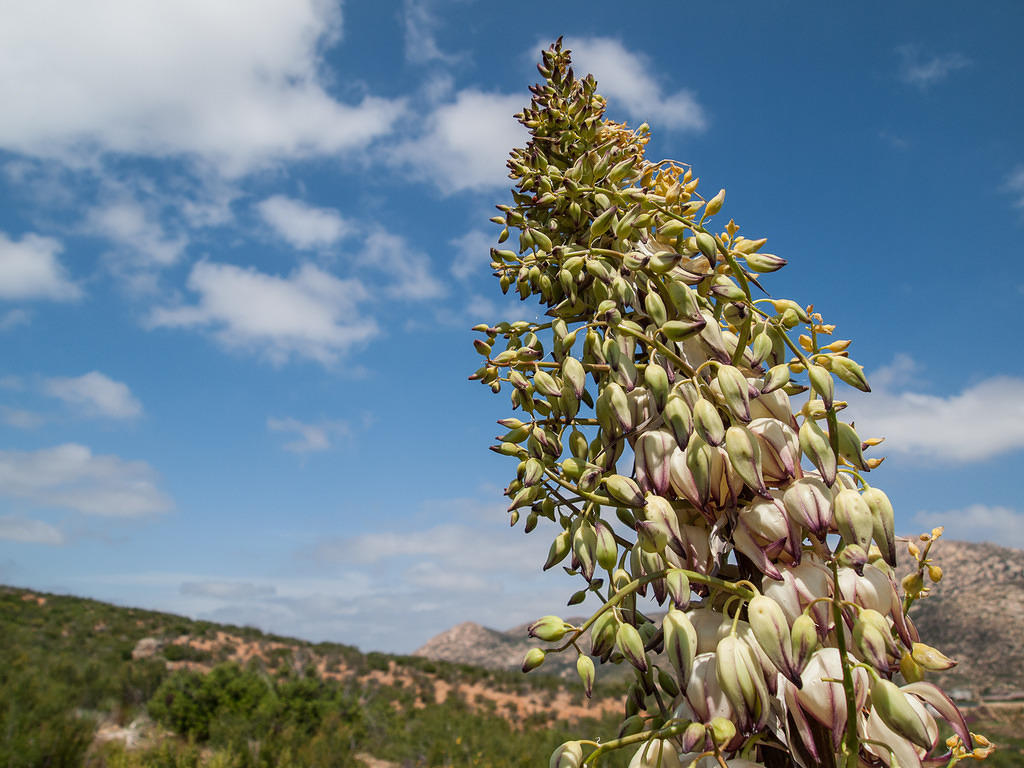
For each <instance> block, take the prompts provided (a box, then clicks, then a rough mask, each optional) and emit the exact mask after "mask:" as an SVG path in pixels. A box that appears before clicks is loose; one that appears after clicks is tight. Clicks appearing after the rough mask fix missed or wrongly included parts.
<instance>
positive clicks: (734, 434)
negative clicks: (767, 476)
mask: <svg viewBox="0 0 1024 768" xmlns="http://www.w3.org/2000/svg"><path fill="white" fill-rule="evenodd" d="M725 450H726V453H727V454H728V456H729V463H730V464H731V465H732V468H733V469H734V470H736V474H737V475H739V476H740V478H741V479H742V480H743V482H744V483H746V484H747V485H748V486H749V487H750V488H751V489H753V490H754V491H755V492H757V493H759V494H760V495H762V496H767V495H768V488H767V487H766V486H765V484H764V476H763V475H762V474H761V448H760V444H759V443H758V440H757V438H756V437H754V435H753V434H752V433H751V432H750V430H749V429H747V428H746V427H741V426H739V425H733V426H730V427H729V428H728V429H727V430H726V431H725Z"/></svg>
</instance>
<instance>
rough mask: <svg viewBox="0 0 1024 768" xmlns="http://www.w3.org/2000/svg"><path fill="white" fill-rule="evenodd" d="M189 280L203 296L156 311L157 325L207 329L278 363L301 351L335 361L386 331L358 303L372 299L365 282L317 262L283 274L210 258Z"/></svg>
mask: <svg viewBox="0 0 1024 768" xmlns="http://www.w3.org/2000/svg"><path fill="white" fill-rule="evenodd" d="M188 287H189V289H190V290H191V291H193V292H194V293H195V294H197V296H198V298H197V301H196V303H195V304H192V305H183V306H177V307H162V308H158V309H156V310H154V311H153V312H152V313H151V314H150V317H149V324H150V325H151V326H152V327H166V328H197V329H203V330H207V331H209V332H210V333H211V334H212V335H213V337H214V338H215V339H216V340H217V341H219V342H220V343H221V344H223V345H224V346H226V347H229V348H233V349H240V350H244V351H250V352H256V353H258V354H261V355H263V356H265V357H266V358H267V359H268V360H270V361H271V362H272V363H275V364H282V363H284V362H286V361H287V360H288V359H289V358H291V357H293V356H294V357H299V358H308V359H312V360H316V361H318V362H320V363H324V364H329V363H333V362H335V361H337V360H338V359H339V357H340V356H341V355H342V354H344V353H345V352H347V351H348V350H349V349H351V348H352V347H353V346H354V345H356V344H359V343H362V342H364V341H366V340H367V339H370V338H372V337H373V336H375V335H376V334H377V332H378V329H377V325H376V323H375V322H374V321H373V320H371V319H368V318H366V317H364V316H362V315H361V313H360V312H359V309H358V308H359V306H360V304H361V303H362V302H364V301H365V300H366V299H367V291H366V289H365V288H364V287H363V284H362V283H360V282H359V281H358V280H342V279H339V278H337V277H335V276H334V275H332V274H330V273H328V272H325V271H324V270H322V269H320V268H319V267H316V266H314V265H312V264H303V265H302V266H300V267H299V268H298V269H296V270H294V271H293V272H292V273H291V274H290V275H288V276H287V277H278V276H276V275H269V274H266V273H263V272H259V271H258V270H256V269H253V268H244V267H237V266H234V265H232V264H217V263H213V262H207V261H202V262H199V263H197V264H196V265H195V266H194V267H193V268H192V272H191V274H190V275H189V278H188Z"/></svg>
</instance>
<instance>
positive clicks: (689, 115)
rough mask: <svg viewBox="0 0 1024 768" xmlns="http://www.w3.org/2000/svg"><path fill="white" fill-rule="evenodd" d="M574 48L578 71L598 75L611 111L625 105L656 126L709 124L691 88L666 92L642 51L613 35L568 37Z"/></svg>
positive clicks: (688, 127) (637, 117)
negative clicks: (635, 50)
mask: <svg viewBox="0 0 1024 768" xmlns="http://www.w3.org/2000/svg"><path fill="white" fill-rule="evenodd" d="M566 47H567V48H569V49H570V50H571V51H572V60H573V68H574V69H575V71H576V72H578V73H580V74H583V73H588V72H589V73H591V74H593V75H594V77H595V78H597V90H598V93H600V94H602V95H603V96H605V97H606V98H607V99H608V102H609V105H610V107H611V111H612V113H614V112H616V111H618V110H619V109H622V110H623V111H625V113H626V114H627V115H628V116H629V117H631V118H633V119H635V120H639V121H643V122H650V123H651V125H652V126H653V127H654V128H660V127H664V128H672V129H677V130H684V131H703V130H704V129H705V128H707V123H708V120H707V116H706V115H705V113H704V108H703V107H702V106H701V105H700V104H699V103H698V102H697V97H696V96H695V95H694V94H693V92H692V91H689V90H686V89H681V90H679V91H676V92H675V93H665V92H663V91H662V86H661V84H660V83H659V78H658V77H657V76H656V75H655V74H654V73H653V72H652V71H651V69H652V64H651V62H650V61H648V59H647V57H646V56H644V55H643V54H641V53H637V52H633V51H630V50H627V49H626V47H625V46H624V45H623V44H622V43H621V42H620V41H618V40H615V39H613V38H610V37H583V38H572V39H569V40H567V41H566Z"/></svg>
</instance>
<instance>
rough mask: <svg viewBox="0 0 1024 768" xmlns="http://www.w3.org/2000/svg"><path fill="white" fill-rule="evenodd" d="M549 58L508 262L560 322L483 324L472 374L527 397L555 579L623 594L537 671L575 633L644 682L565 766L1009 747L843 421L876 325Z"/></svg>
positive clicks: (507, 280)
mask: <svg viewBox="0 0 1024 768" xmlns="http://www.w3.org/2000/svg"><path fill="white" fill-rule="evenodd" d="M539 69H540V72H541V75H542V76H543V77H544V79H545V82H544V83H542V84H539V85H536V86H534V87H533V88H532V89H531V90H532V93H533V99H532V102H531V104H530V105H529V106H528V107H527V108H525V109H524V110H523V112H522V113H521V114H520V115H518V117H519V119H520V120H521V122H522V123H523V124H524V125H525V126H526V127H527V128H528V129H529V130H530V133H531V139H530V141H529V143H528V145H527V146H526V147H525V148H523V149H517V150H515V151H513V152H512V154H511V159H510V160H509V168H510V171H511V177H512V178H513V179H514V180H515V183H516V188H515V190H514V191H513V205H499V206H498V208H499V210H500V212H501V215H499V216H496V217H494V219H492V220H493V221H494V222H495V223H497V224H498V225H499V226H501V227H502V231H501V235H500V237H499V240H500V241H501V243H502V244H505V243H506V242H507V241H508V240H509V239H510V238H512V237H513V233H514V232H515V233H517V240H518V243H517V247H515V246H513V247H511V248H509V247H507V246H503V247H502V248H495V249H493V250H492V252H491V257H492V264H491V265H492V267H493V269H494V271H495V275H496V276H497V277H498V279H499V281H500V284H501V288H502V290H503V291H506V292H507V291H509V290H515V291H516V292H518V294H519V295H520V296H521V297H522V298H523V299H524V300H525V299H528V298H530V297H539V299H540V301H541V303H542V305H543V306H544V307H546V313H547V317H548V318H550V319H549V320H547V321H546V322H529V321H518V322H501V323H497V324H494V325H488V324H484V325H479V326H477V327H476V328H475V329H474V330H475V331H477V332H479V333H480V334H481V338H478V339H477V340H476V341H475V346H476V348H477V351H478V352H479V353H480V354H481V355H482V356H483V357H484V360H485V362H484V364H483V365H482V367H481V368H480V369H479V370H477V371H476V373H475V374H473V376H472V377H471V378H472V379H477V380H480V381H481V382H483V383H484V384H486V385H488V386H489V387H490V388H491V389H492V390H493V391H494V392H495V393H497V392H500V391H502V390H503V389H505V390H506V391H508V392H509V393H510V395H511V402H512V406H513V408H514V409H516V410H517V411H518V412H519V416H518V417H509V418H505V419H502V420H501V421H500V422H499V423H500V424H501V425H502V426H503V427H504V428H505V430H506V432H505V433H504V434H503V435H501V436H500V437H499V438H498V444H497V445H495V446H494V447H493V450H495V451H496V452H498V453H500V454H503V455H506V456H510V457H514V458H515V459H516V460H517V461H518V467H517V471H516V477H515V479H514V480H513V481H512V482H511V483H510V484H509V486H508V488H507V489H506V493H507V495H508V497H509V499H510V502H511V503H510V505H509V512H510V514H511V522H512V525H516V524H517V523H518V522H519V520H520V519H521V517H522V516H523V515H525V522H524V526H525V529H526V531H527V532H531V531H533V530H534V529H536V528H537V527H538V525H540V524H541V521H542V520H546V521H548V522H549V523H553V525H554V529H555V536H554V539H553V541H552V544H551V548H550V552H549V555H548V558H547V561H546V562H545V564H544V568H545V569H547V568H553V567H555V566H556V565H560V564H564V567H565V568H566V570H567V571H568V572H569V573H571V574H576V575H578V576H579V577H580V578H581V579H582V580H583V582H584V583H583V588H582V589H581V590H580V591H579V592H577V593H576V594H574V595H573V596H572V597H571V598H570V600H569V604H570V605H573V604H576V603H580V602H583V601H584V600H585V599H586V598H587V597H588V595H590V594H591V593H592V594H593V595H596V596H597V598H598V599H599V600H600V601H601V603H602V605H601V607H600V608H599V609H598V610H597V611H596V612H595V613H594V614H593V615H592V616H591V617H590V618H589V619H588V620H587V621H586V622H584V623H583V624H581V625H580V626H574V625H572V624H570V623H568V622H566V621H564V620H563V619H562V618H560V617H558V616H545V617H543V618H541V619H539V620H538V621H537V622H535V623H534V624H533V625H532V626H531V627H530V634H531V635H532V636H534V637H536V638H538V639H539V640H542V641H544V642H546V643H549V644H555V645H554V646H550V645H549V646H548V647H547V648H540V647H538V648H534V649H532V650H531V651H530V652H529V653H528V654H527V656H526V659H525V660H524V663H523V669H524V671H529V670H531V669H534V668H537V667H539V666H541V665H542V664H543V663H544V660H545V658H546V656H547V654H549V653H553V652H559V651H569V650H570V649H572V650H574V651H575V652H576V653H577V654H578V663H577V669H578V671H579V674H580V677H581V679H582V681H583V684H584V688H585V691H586V693H587V695H588V696H589V695H590V693H591V690H592V687H593V684H594V678H595V674H596V669H597V667H596V665H595V663H594V659H597V660H598V661H599V662H609V663H628V664H631V665H632V667H633V668H634V673H635V679H634V682H633V683H632V684H631V686H630V688H629V691H628V695H627V697H626V701H625V711H624V716H623V722H622V725H621V728H620V732H619V733H618V734H617V736H616V738H614V739H611V740H610V741H609V740H605V741H603V742H598V741H573V742H568V743H566V744H563V745H562V746H561V747H560V748H559V749H558V750H557V751H556V752H555V754H554V755H552V758H551V765H552V766H553V767H554V766H558V767H560V768H568V767H570V766H572V767H573V768H575V767H576V766H580V765H583V764H595V763H597V762H598V760H599V759H600V757H601V755H603V754H605V753H607V752H608V751H610V750H612V749H617V748H623V747H631V748H633V749H635V750H636V752H635V755H634V757H633V761H632V763H631V765H632V766H636V767H637V768H640V767H641V766H661V767H662V768H670V767H671V766H676V765H696V766H700V767H701V768H704V767H706V766H714V765H718V766H733V767H734V768H746V767H747V766H756V765H765V766H769V767H771V766H784V765H798V766H804V768H809V767H810V766H838V765H843V766H846V767H847V768H854V766H882V765H884V766H889V767H890V768H895V767H896V766H899V767H900V768H911V767H914V766H925V765H946V764H951V763H952V762H955V761H956V760H958V759H961V758H963V757H968V756H976V757H980V756H982V755H983V753H984V752H985V750H984V747H985V745H986V744H987V742H979V744H980V746H979V747H978V748H977V750H976V751H975V749H976V748H975V743H974V737H973V735H972V734H971V733H969V731H968V730H967V727H966V724H965V721H964V718H963V716H962V715H961V714H960V712H959V710H958V709H957V708H956V706H955V705H954V703H953V702H952V701H951V700H950V699H949V697H948V696H946V695H945V694H944V693H943V692H942V690H941V689H940V688H939V687H938V686H936V685H935V684H934V683H932V682H930V681H926V680H925V679H924V677H925V675H926V673H928V672H937V671H941V670H942V669H945V668H948V667H949V666H951V665H952V663H953V662H952V661H950V660H949V659H947V658H946V657H945V656H943V655H942V654H941V653H940V652H939V651H937V650H936V649H934V648H931V647H929V646H928V645H926V644H924V643H922V642H921V639H920V637H919V636H918V633H917V630H916V628H915V627H914V624H913V622H912V621H911V619H910V618H909V617H908V615H907V610H908V609H909V606H910V604H911V603H912V602H913V600H914V599H915V598H916V597H917V596H918V595H919V594H921V593H922V591H923V590H924V575H925V573H928V575H929V576H930V577H931V578H932V579H933V580H937V579H938V578H939V577H940V576H941V572H938V573H936V571H937V570H938V569H934V570H930V568H934V566H929V564H928V563H927V562H926V559H927V557H926V556H927V552H925V553H924V555H921V552H920V549H919V548H918V547H917V546H916V545H912V547H913V548H912V550H911V551H912V553H915V554H917V555H919V557H918V560H919V563H918V564H919V568H918V570H917V571H916V572H915V573H912V574H911V576H912V577H913V578H912V579H910V580H909V581H905V582H904V583H903V584H901V585H898V584H897V582H896V580H895V577H894V568H895V566H896V558H897V547H896V537H895V535H894V530H893V529H894V514H893V508H892V505H891V504H890V502H889V499H888V498H887V496H886V495H885V493H884V492H882V491H881V490H880V489H878V488H876V487H874V486H872V485H870V484H869V483H868V481H867V480H866V479H865V478H866V476H867V474H868V473H869V472H870V471H871V470H872V469H874V468H875V467H877V466H878V464H879V463H880V462H881V460H880V459H877V458H869V457H867V456H866V455H865V452H866V451H867V450H868V449H869V448H871V447H872V446H874V445H877V444H878V442H880V441H878V440H873V439H863V438H862V437H861V436H860V435H858V434H857V432H856V430H855V429H854V427H853V425H852V424H848V423H845V422H843V421H841V420H840V419H839V417H838V414H839V413H840V412H841V411H842V409H843V408H844V406H845V403H844V402H843V401H842V400H840V399H839V398H838V396H837V389H836V386H837V381H838V382H841V383H845V384H846V385H849V386H852V387H854V388H857V389H859V390H862V391H869V387H868V383H867V381H866V379H865V377H864V373H863V371H862V368H861V366H860V365H858V364H857V363H856V362H855V361H854V360H853V359H852V358H851V357H850V356H849V347H850V342H849V341H847V340H838V339H834V338H833V332H834V330H835V329H834V327H833V326H831V325H829V324H826V323H825V322H824V320H823V318H822V316H821V315H820V314H819V313H817V312H815V311H814V309H813V307H806V306H803V305H801V304H799V303H797V302H795V301H791V300H788V299H777V298H773V297H771V296H770V295H769V294H768V293H767V292H766V291H765V289H764V288H763V287H762V284H761V280H763V279H764V277H763V276H764V275H765V274H768V273H771V272H774V271H776V270H778V269H780V268H781V267H783V266H784V265H785V263H786V262H785V260H784V259H782V258H780V257H778V256H775V255H772V254H768V253H765V252H764V251H763V250H762V248H763V246H764V245H765V240H764V239H763V238H751V237H746V236H743V235H740V234H739V227H738V226H737V225H736V224H735V223H734V222H733V221H732V220H730V221H729V222H728V223H727V224H725V225H724V226H721V227H718V226H715V225H713V224H712V221H713V219H714V217H718V216H719V214H720V212H721V210H722V207H723V202H724V197H725V192H724V190H723V191H721V192H719V193H718V194H716V195H714V196H713V197H711V198H710V199H705V198H703V197H702V196H701V195H700V194H699V193H698V192H697V185H698V180H697V178H696V177H694V175H693V172H692V170H691V168H690V167H688V166H687V165H685V164H681V163H677V162H673V161H662V162H658V163H654V162H650V161H649V160H647V158H646V156H645V146H646V144H647V140H648V128H647V126H646V125H642V126H640V127H639V128H637V129H635V130H631V129H630V128H628V127H627V126H624V125H621V124H617V123H614V122H611V121H608V120H606V119H605V118H604V109H605V102H604V99H603V98H602V97H601V96H600V95H598V94H597V92H596V83H595V81H594V79H593V77H590V76H588V77H586V78H584V79H579V78H577V77H575V76H574V74H573V71H572V69H571V65H570V58H569V52H568V51H567V50H563V49H562V46H561V42H560V41H559V43H556V44H555V45H553V46H552V47H551V48H550V49H549V50H547V51H545V52H544V53H543V60H542V63H541V64H540V65H539ZM499 340H500V342H499ZM499 343H500V347H499ZM801 395H803V402H802V404H800V405H795V402H796V401H795V400H794V398H796V397H798V396H801ZM937 533H938V532H936V533H935V535H937ZM930 540H931V539H930V538H929V542H930ZM918 582H920V583H918ZM641 598H648V600H647V601H644V600H642V599H641ZM652 601H653V603H656V604H657V606H660V608H652V607H651V606H652ZM666 609H667V610H666ZM936 717H938V718H940V719H943V720H945V721H947V722H948V723H949V725H950V726H951V727H952V729H953V731H954V733H955V734H956V736H955V737H954V739H953V740H952V741H951V742H950V743H949V745H945V744H940V739H939V730H938V727H937V724H936ZM946 746H948V749H946Z"/></svg>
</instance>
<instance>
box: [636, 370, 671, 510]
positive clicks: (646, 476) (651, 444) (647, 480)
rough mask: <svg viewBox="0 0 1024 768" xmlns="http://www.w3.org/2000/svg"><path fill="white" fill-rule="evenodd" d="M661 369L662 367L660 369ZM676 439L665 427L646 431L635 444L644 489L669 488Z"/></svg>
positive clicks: (660, 490)
mask: <svg viewBox="0 0 1024 768" xmlns="http://www.w3.org/2000/svg"><path fill="white" fill-rule="evenodd" d="M659 370H660V369H659ZM675 447H676V439H675V437H674V436H673V435H672V434H671V433H670V432H668V431H666V430H664V429H654V430H650V431H648V432H644V433H643V434H642V435H640V437H638V438H637V439H636V443H635V444H634V445H633V456H634V466H635V471H636V482H637V485H638V486H640V488H641V489H642V490H645V491H654V492H655V493H658V494H663V493H665V491H667V490H668V488H669V483H670V481H671V474H670V471H669V461H668V459H669V456H670V455H671V453H672V451H673V450H675Z"/></svg>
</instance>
